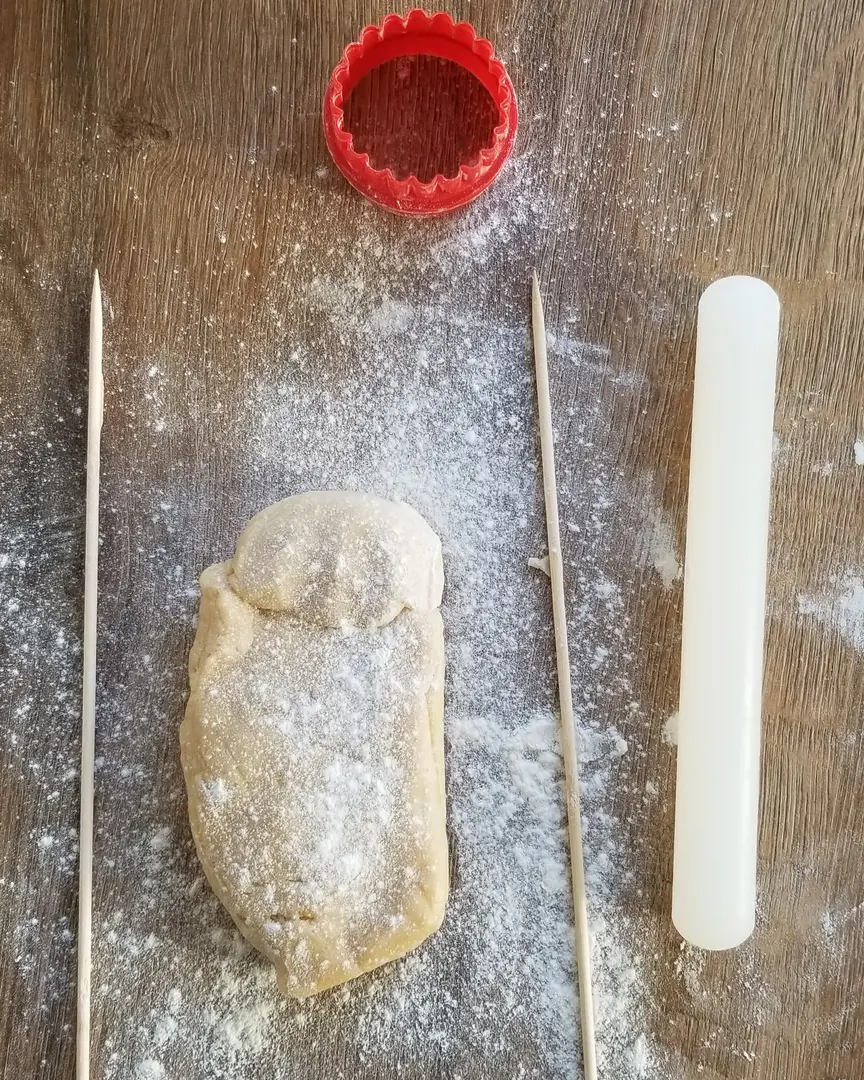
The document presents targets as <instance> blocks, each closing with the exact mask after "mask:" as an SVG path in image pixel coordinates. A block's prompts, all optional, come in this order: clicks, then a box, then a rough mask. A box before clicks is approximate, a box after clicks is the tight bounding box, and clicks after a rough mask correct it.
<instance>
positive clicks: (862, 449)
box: [852, 439, 864, 465]
mask: <svg viewBox="0 0 864 1080" xmlns="http://www.w3.org/2000/svg"><path fill="white" fill-rule="evenodd" d="M852 456H853V457H854V458H855V464H856V465H864V439H856V440H855V442H854V444H853V446H852Z"/></svg>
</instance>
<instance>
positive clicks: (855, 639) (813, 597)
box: [798, 570, 864, 652]
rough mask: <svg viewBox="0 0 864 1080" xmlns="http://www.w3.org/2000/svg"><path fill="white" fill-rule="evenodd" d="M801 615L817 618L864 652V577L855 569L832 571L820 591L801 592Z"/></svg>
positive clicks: (799, 597) (849, 643)
mask: <svg viewBox="0 0 864 1080" xmlns="http://www.w3.org/2000/svg"><path fill="white" fill-rule="evenodd" d="M798 614H799V615H803V616H804V617H805V618H811V619H815V620H816V621H817V622H818V623H820V624H821V625H822V626H826V627H829V628H830V629H832V630H834V631H836V633H838V634H839V635H840V637H841V638H842V640H843V641H845V642H846V644H847V645H851V646H852V648H853V649H855V651H856V652H864V579H862V577H861V575H859V574H857V573H854V572H853V571H851V570H845V571H843V572H842V573H839V574H831V575H830V576H829V578H828V582H827V586H826V588H825V589H824V590H823V591H821V592H818V593H799V594H798Z"/></svg>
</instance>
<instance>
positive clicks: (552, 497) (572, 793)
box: [531, 270, 597, 1080]
mask: <svg viewBox="0 0 864 1080" xmlns="http://www.w3.org/2000/svg"><path fill="white" fill-rule="evenodd" d="M531 314H532V325H533V330H534V368H535V371H536V375H537V405H538V408H539V411H540V449H541V454H542V458H543V493H544V495H545V498H546V535H547V538H548V541H549V576H550V578H551V580H552V614H553V617H554V622H555V654H556V657H557V661H558V700H559V703H560V706H561V747H562V750H563V753H564V783H565V787H566V792H567V831H568V835H569V839H570V874H571V879H572V885H573V913H574V917H575V924H576V963H577V967H578V979H579V1012H580V1016H581V1021H582V1064H583V1069H584V1075H585V1080H597V1046H596V1036H595V1031H594V999H593V992H592V988H591V940H590V935H589V930H588V899H587V895H586V889H585V855H584V852H583V850H582V815H581V809H580V798H579V758H578V749H577V743H576V723H575V720H574V719H573V691H572V689H571V685H570V649H569V646H568V644H567V612H566V607H565V602H564V567H563V564H562V561H561V534H560V526H559V523H558V492H557V488H556V485H555V447H554V439H553V435H552V404H551V401H550V397H549V368H548V365H547V361H546V325H545V322H544V319H543V302H542V300H541V298H540V284H539V282H538V281H537V271H536V270H535V271H534V273H533V279H532V288H531Z"/></svg>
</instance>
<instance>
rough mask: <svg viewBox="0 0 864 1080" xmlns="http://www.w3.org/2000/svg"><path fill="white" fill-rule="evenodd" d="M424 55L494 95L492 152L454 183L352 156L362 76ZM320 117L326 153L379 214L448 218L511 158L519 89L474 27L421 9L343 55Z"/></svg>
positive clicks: (369, 30) (393, 19)
mask: <svg viewBox="0 0 864 1080" xmlns="http://www.w3.org/2000/svg"><path fill="white" fill-rule="evenodd" d="M418 55H421V56H423V55H425V56H438V57H442V58H443V59H445V60H451V61H453V62H454V63H456V64H458V65H459V66H460V67H462V68H464V69H465V70H467V71H468V72H470V73H471V74H472V75H473V76H474V77H475V78H476V79H477V80H478V81H479V82H480V83H481V84H482V85H483V86H484V87H485V88H486V90H487V91H488V92H489V94H490V95H491V97H492V100H493V102H494V103H495V105H496V106H497V108H498V116H499V123H498V125H497V126H496V127H495V129H494V132H493V136H492V143H491V145H489V146H487V147H484V148H483V149H482V150H480V152H479V155H477V157H476V158H475V160H473V161H472V162H471V163H470V164H463V165H461V166H460V168H459V171H458V173H457V174H456V175H455V176H450V177H447V176H442V175H441V174H440V173H439V174H438V175H436V176H434V177H433V178H432V179H431V180H429V181H428V182H421V181H420V180H418V178H417V177H416V176H409V177H407V178H405V179H398V178H397V177H396V176H394V175H393V172H392V171H391V170H390V169H389V168H385V169H375V168H373V167H372V165H371V164H370V160H369V155H368V154H367V153H363V154H359V153H357V151H356V150H355V149H354V139H353V136H352V135H351V132H349V131H346V130H345V126H344V122H345V114H344V105H345V102H346V101H347V99H348V97H349V96H350V94H351V91H352V90H354V88H355V87H356V86H357V84H358V83H359V82H360V80H361V79H362V78H363V77H364V75H367V74H368V73H369V72H370V71H372V69H373V68H376V67H379V66H380V65H381V64H385V63H387V62H388V61H389V60H395V59H397V58H398V57H400V56H418ZM322 111H323V119H324V136H325V138H326V140H327V147H328V149H329V150H330V153H331V154H332V156H333V160H334V162H335V163H336V165H337V167H338V168H339V170H340V172H342V174H343V175H344V176H345V177H346V179H347V180H348V181H349V183H351V184H353V186H354V187H355V188H356V189H357V190H358V191H359V192H360V193H361V194H363V195H365V196H366V198H367V199H370V200H371V201H372V202H374V203H377V204H378V205H379V206H383V207H385V208H386V209H387V210H392V211H394V212H395V213H398V214H410V215H420V214H445V213H447V212H449V211H450V210H456V209H457V208H458V207H460V206H464V205H465V204H466V203H468V202H470V201H471V200H472V199H474V198H476V196H477V195H479V194H480V192H481V191H483V190H484V189H485V188H487V187H488V186H489V185H490V184H491V183H492V181H493V180H494V179H495V177H496V176H497V175H498V173H499V172H500V170H501V167H502V165H503V164H504V162H505V161H506V160H507V158H508V157H509V156H510V151H511V150H512V149H513V142H514V140H515V138H516V124H517V118H518V110H517V107H516V95H515V93H514V91H513V85H512V83H511V82H510V78H509V76H508V75H507V72H506V70H505V68H504V65H503V64H502V63H501V61H500V60H498V59H496V57H495V53H494V50H493V48H492V45H491V44H490V42H488V41H487V40H486V39H485V38H481V37H477V34H476V32H475V30H474V27H473V26H471V24H470V23H467V22H460V23H454V22H453V20H452V19H451V18H450V16H449V15H447V14H445V13H444V12H440V13H438V14H436V15H427V13H426V12H425V11H421V10H419V9H415V10H413V11H409V12H408V14H407V15H405V16H401V15H388V16H387V18H386V19H384V21H383V22H382V23H381V25H380V26H367V27H366V29H365V30H364V31H363V33H362V34H361V35H360V39H359V40H358V41H356V42H354V43H352V44H351V45H349V46H348V47H347V48H346V49H345V52H344V53H343V55H342V59H341V60H340V61H339V63H338V64H337V65H336V67H335V68H334V70H333V74H332V75H331V76H330V82H329V83H328V85H327V91H326V93H325V94H324V104H323V110H322Z"/></svg>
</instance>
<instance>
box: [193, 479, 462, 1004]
mask: <svg viewBox="0 0 864 1080" xmlns="http://www.w3.org/2000/svg"><path fill="white" fill-rule="evenodd" d="M442 588H443V569H442V563H441V544H440V541H439V540H438V537H437V536H436V535H435V533H434V532H433V531H432V530H431V529H430V528H429V526H428V525H427V524H426V522H425V521H424V520H423V519H422V518H421V517H420V515H419V514H418V513H416V511H414V510H412V509H411V508H410V507H409V506H406V505H405V504H404V503H393V502H389V501H387V500H386V499H381V498H378V497H376V496H373V495H366V494H361V493H356V492H339V491H324V492H308V493H306V494H303V495H297V496H294V497H293V498H290V499H285V500H284V501H283V502H280V503H276V504H275V505H274V506H271V507H269V508H268V509H266V510H264V511H262V512H261V513H260V514H258V515H257V516H256V517H254V518H253V519H252V521H250V522H249V524H248V525H247V526H246V528H245V529H244V531H243V533H242V535H241V536H240V539H239V540H238V542H237V551H236V554H235V556H234V558H233V559H232V560H231V561H230V562H227V563H221V564H217V565H216V566H211V567H210V568H209V569H207V570H205V571H204V573H203V575H202V577H201V608H200V616H199V626H198V633H197V635H196V638H195V643H194V645H193V647H192V652H191V655H190V658H189V682H190V689H191V692H190V697H189V704H188V706H187V709H186V717H185V719H184V721H183V724H182V727H181V731H180V741H181V756H182V761H183V771H184V774H185V777H186V788H187V792H188V796H189V818H190V821H191V825H192V835H193V837H194V838H195V844H196V847H197V850H198V856H199V858H200V860H201V864H202V866H203V867H204V871H205V873H206V875H207V878H208V880H209V881H210V884H211V885H212V887H213V889H214V891H215V892H216V894H217V896H218V897H219V898H220V900H221V901H222V903H223V904H224V905H225V907H226V908H227V909H228V911H229V912H230V913H231V915H232V917H233V918H234V920H235V922H236V923H237V925H238V927H239V928H240V930H241V931H242V933H243V934H244V935H245V936H246V937H247V938H248V939H249V941H250V942H251V943H252V944H253V945H254V946H255V947H256V948H257V949H259V950H260V951H261V952H262V953H264V954H265V955H266V956H267V957H269V959H270V960H271V961H272V962H273V964H274V965H275V966H276V972H277V977H278V982H279V986H280V989H281V990H282V991H283V992H284V993H286V994H288V995H289V996H291V997H306V996H308V995H310V994H316V993H318V992H320V991H322V990H326V989H327V988H328V987H331V986H335V985H337V984H339V983H342V982H346V981H347V980H348V979H353V978H355V977H356V976H357V975H360V974H361V973H363V972H364V971H370V970H372V969H373V968H376V967H378V966H379V965H381V964H385V963H387V962H388V961H389V960H394V959H396V958H397V957H399V956H402V955H404V954H405V953H407V952H408V951H409V950H411V949H413V948H414V947H415V946H417V945H418V944H419V943H420V942H421V941H423V940H424V939H425V938H426V937H428V936H429V935H430V934H432V933H434V931H435V930H437V929H438V927H439V926H440V925H441V921H442V919H443V917H444V907H445V904H446V900H447V892H448V852H447V834H446V820H445V797H444V751H443V730H442V720H443V705H444V697H443V675H444V634H443V627H442V622H441V614H440V612H439V610H438V606H439V604H440V602H441V591H442Z"/></svg>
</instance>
